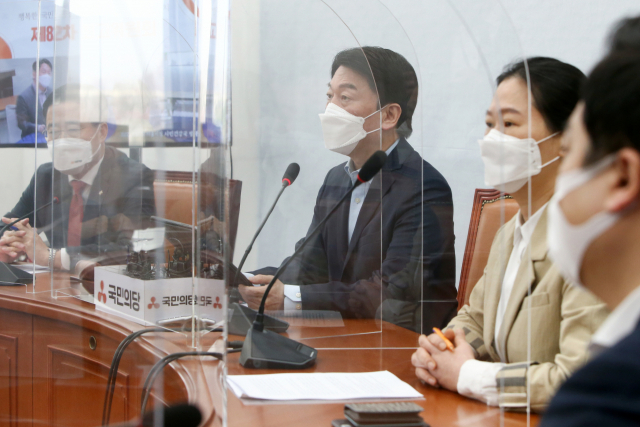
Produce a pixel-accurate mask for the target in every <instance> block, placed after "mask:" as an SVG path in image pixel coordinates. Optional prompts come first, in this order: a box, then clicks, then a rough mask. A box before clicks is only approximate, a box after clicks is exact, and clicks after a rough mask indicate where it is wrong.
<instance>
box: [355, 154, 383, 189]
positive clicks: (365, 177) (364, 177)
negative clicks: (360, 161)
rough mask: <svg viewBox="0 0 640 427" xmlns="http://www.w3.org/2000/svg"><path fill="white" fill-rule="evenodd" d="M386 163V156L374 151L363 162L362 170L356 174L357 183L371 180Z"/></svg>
mask: <svg viewBox="0 0 640 427" xmlns="http://www.w3.org/2000/svg"><path fill="white" fill-rule="evenodd" d="M386 161H387V154H386V153H385V152H384V151H380V150H378V151H376V152H375V153H373V154H372V155H371V157H369V159H367V161H366V162H364V165H362V168H360V173H359V174H358V181H360V182H367V181H369V180H370V179H371V178H373V177H374V176H375V175H376V174H377V173H378V172H379V171H380V169H382V166H384V164H385V162H386Z"/></svg>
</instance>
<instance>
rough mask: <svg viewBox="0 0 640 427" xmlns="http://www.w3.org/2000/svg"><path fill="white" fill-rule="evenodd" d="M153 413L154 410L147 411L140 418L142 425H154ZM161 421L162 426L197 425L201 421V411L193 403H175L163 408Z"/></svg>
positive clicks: (194, 426)
mask: <svg viewBox="0 0 640 427" xmlns="http://www.w3.org/2000/svg"><path fill="white" fill-rule="evenodd" d="M154 416H155V413H154V411H149V412H147V413H146V414H145V415H144V417H143V418H142V426H143V427H155V426H156V423H155V421H156V420H155V418H154ZM162 416H163V423H162V425H163V426H164V427H173V426H180V427H198V425H200V422H201V421H202V413H201V412H200V409H198V408H197V407H196V406H193V405H187V404H182V405H175V406H169V407H168V408H164V411H163V414H162Z"/></svg>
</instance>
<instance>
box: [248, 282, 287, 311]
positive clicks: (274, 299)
mask: <svg viewBox="0 0 640 427" xmlns="http://www.w3.org/2000/svg"><path fill="white" fill-rule="evenodd" d="M271 279H273V276H266V275H264V274H258V275H257V276H253V277H249V281H250V282H251V283H253V284H255V285H267V284H269V282H271ZM238 290H239V291H240V295H242V299H243V300H244V301H245V302H246V303H247V304H248V305H249V307H251V308H253V309H257V308H258V307H260V302H261V301H262V296H263V295H264V291H266V290H267V287H266V286H255V287H254V286H238ZM264 308H265V310H282V309H284V284H282V282H281V281H280V280H276V282H275V283H274V284H273V288H272V289H271V290H270V291H269V296H268V297H267V303H266V304H265V307H264Z"/></svg>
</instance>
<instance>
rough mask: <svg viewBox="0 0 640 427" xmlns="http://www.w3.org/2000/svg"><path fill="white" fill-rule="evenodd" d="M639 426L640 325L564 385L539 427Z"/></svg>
mask: <svg viewBox="0 0 640 427" xmlns="http://www.w3.org/2000/svg"><path fill="white" fill-rule="evenodd" d="M638 425H640V324H638V325H636V328H635V330H634V331H633V333H631V335H629V336H628V337H626V338H625V339H623V340H622V341H620V342H619V343H618V344H616V345H615V346H613V347H612V348H610V349H608V350H605V351H604V352H602V353H601V354H600V355H598V356H596V357H595V358H594V359H593V360H592V361H591V362H589V363H588V364H586V365H585V366H584V367H583V368H582V369H580V370H579V371H577V372H576V373H575V374H573V376H571V377H570V378H569V379H568V380H567V382H565V383H564V384H563V385H562V387H560V390H559V391H558V393H557V394H556V396H555V397H554V398H553V400H552V401H551V404H550V405H549V408H548V409H547V411H546V413H545V415H544V417H543V419H542V422H541V423H540V427H572V426H593V427H605V426H606V427H622V426H638Z"/></svg>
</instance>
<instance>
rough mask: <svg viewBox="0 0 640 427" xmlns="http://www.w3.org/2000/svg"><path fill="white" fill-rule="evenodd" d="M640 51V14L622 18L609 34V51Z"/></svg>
mask: <svg viewBox="0 0 640 427" xmlns="http://www.w3.org/2000/svg"><path fill="white" fill-rule="evenodd" d="M628 50H636V51H640V16H636V17H633V18H626V19H623V20H621V21H620V22H619V23H618V24H617V25H616V26H615V28H614V30H613V31H612V32H611V35H610V36H609V51H610V52H612V53H613V52H622V51H628Z"/></svg>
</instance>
